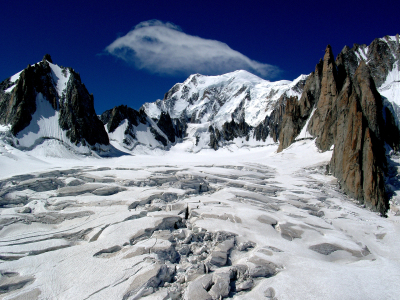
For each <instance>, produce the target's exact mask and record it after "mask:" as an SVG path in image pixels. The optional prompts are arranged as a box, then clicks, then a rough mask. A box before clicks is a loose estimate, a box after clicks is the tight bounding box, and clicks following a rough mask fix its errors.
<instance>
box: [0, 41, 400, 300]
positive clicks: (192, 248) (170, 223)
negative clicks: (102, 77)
mask: <svg viewBox="0 0 400 300" xmlns="http://www.w3.org/2000/svg"><path fill="white" fill-rule="evenodd" d="M399 57H400V46H399V36H398V35H396V36H385V37H383V38H379V39H375V40H374V41H373V42H372V43H371V44H370V45H369V46H367V45H356V44H355V45H354V46H353V47H352V48H349V47H347V46H346V47H344V48H343V49H342V51H341V52H340V53H339V54H338V55H336V57H335V56H334V54H333V50H332V49H331V47H330V46H327V47H326V49H325V54H324V57H323V58H321V60H320V61H319V62H318V63H317V64H316V66H315V69H314V72H312V73H311V74H308V75H300V76H299V77H298V78H296V79H295V80H293V81H287V80H281V81H277V82H270V81H267V80H263V79H261V78H259V77H257V76H255V75H253V74H250V73H249V72H247V71H243V70H238V71H235V72H231V73H228V74H224V75H219V76H204V75H200V74H193V75H191V76H189V78H188V79H187V80H185V81H184V82H183V83H177V84H175V85H174V86H173V87H172V88H171V89H170V90H169V91H167V92H166V93H165V96H164V98H163V99H162V100H157V101H155V102H152V103H144V104H143V105H142V107H141V108H140V109H138V110H135V109H133V108H130V107H128V106H126V105H119V106H115V107H114V108H112V109H110V110H107V111H105V112H103V113H102V114H100V115H98V114H96V112H95V109H94V101H95V97H94V96H93V95H92V94H90V93H89V91H88V90H87V88H86V87H85V85H84V84H83V82H82V80H81V78H80V75H79V73H78V72H76V71H75V70H74V69H72V68H66V67H62V66H60V65H57V64H55V63H53V61H52V58H51V56H50V55H48V54H46V55H45V56H44V57H43V59H42V60H41V61H40V62H38V63H35V64H32V65H29V66H27V68H26V69H24V70H22V71H20V72H18V73H16V74H15V75H13V76H11V77H9V78H7V79H6V80H4V81H3V82H1V83H0V264H1V267H0V295H1V296H0V298H2V299H4V300H18V299H19V300H21V299H34V300H41V299H85V300H87V299H122V300H133V299H143V300H167V299H173V300H182V299H183V300H219V299H227V298H229V299H235V300H247V299H271V300H277V299H281V300H284V299H307V300H308V299H327V300H336V299H397V298H398V295H399V294H400V287H399V285H398V284H397V283H398V278H399V276H400V253H399V251H398V249H399V248H400V241H399V238H398V237H399V234H400V194H399V190H400V180H399V178H400V177H399V172H400V155H399V153H398V150H399V149H398V148H399V144H400V132H399V130H400V129H399V128H400V127H399V125H400V114H399V112H400V98H399V95H400V77H399Z"/></svg>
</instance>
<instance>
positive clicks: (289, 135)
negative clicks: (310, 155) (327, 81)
mask: <svg viewBox="0 0 400 300" xmlns="http://www.w3.org/2000/svg"><path fill="white" fill-rule="evenodd" d="M328 55H329V51H328ZM323 66H324V62H323V61H322V60H320V62H319V63H318V64H317V65H316V67H315V71H314V72H313V73H311V74H310V76H309V77H308V78H307V81H306V84H305V86H304V91H303V94H302V95H301V98H300V100H298V99H297V98H289V99H281V101H282V105H281V106H282V108H281V112H280V114H281V115H282V117H281V120H282V121H281V125H280V126H279V127H277V128H276V135H275V136H278V137H279V148H278V151H282V150H283V149H285V148H287V147H289V146H290V144H291V143H293V142H294V140H295V138H296V137H297V136H298V135H299V133H300V132H301V130H302V128H303V127H304V126H305V124H306V122H307V119H308V118H309V117H310V114H311V112H312V110H313V107H314V105H315V103H316V102H317V101H318V99H319V97H320V94H321V82H322V74H323Z"/></svg>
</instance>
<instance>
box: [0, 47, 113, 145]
mask: <svg viewBox="0 0 400 300" xmlns="http://www.w3.org/2000/svg"><path fill="white" fill-rule="evenodd" d="M49 62H51V57H50V55H48V54H46V55H45V57H44V58H43V61H41V62H40V63H38V64H36V65H34V66H30V65H29V66H28V67H27V68H26V69H25V70H23V71H22V73H21V74H20V77H19V79H18V80H17V81H16V83H15V84H16V86H15V87H14V89H13V90H12V92H10V93H5V92H4V90H5V89H6V88H8V87H10V86H12V84H11V82H10V80H9V79H6V80H5V81H3V82H2V83H1V84H0V87H1V91H0V123H1V124H10V125H11V132H12V134H14V135H16V134H18V133H19V132H20V131H21V130H23V129H24V128H25V127H27V126H28V125H29V124H30V122H31V120H32V114H33V113H34V112H35V111H36V96H37V95H38V94H39V93H41V94H42V95H43V96H44V97H45V99H47V101H49V103H50V104H51V106H52V107H53V109H54V110H59V111H60V119H59V124H60V126H61V128H62V129H64V130H66V131H67V136H68V137H69V139H70V140H71V142H72V143H76V144H78V143H80V142H83V143H85V142H84V140H85V141H86V142H87V143H88V144H90V145H95V144H96V143H99V144H104V145H107V144H108V143H109V142H108V136H107V134H106V132H105V130H104V128H103V125H102V123H101V122H100V120H99V119H98V118H97V116H96V113H95V110H94V106H93V95H90V94H89V92H88V91H87V89H86V87H85V86H84V84H82V82H81V79H80V76H79V74H77V73H75V71H74V70H72V69H70V68H69V69H68V71H69V72H70V74H71V76H70V78H69V81H68V84H67V88H66V90H65V93H64V94H63V95H58V93H57V91H56V88H55V86H56V83H55V82H54V77H53V73H52V70H51V67H50V65H49ZM63 70H65V72H66V71H67V69H63Z"/></svg>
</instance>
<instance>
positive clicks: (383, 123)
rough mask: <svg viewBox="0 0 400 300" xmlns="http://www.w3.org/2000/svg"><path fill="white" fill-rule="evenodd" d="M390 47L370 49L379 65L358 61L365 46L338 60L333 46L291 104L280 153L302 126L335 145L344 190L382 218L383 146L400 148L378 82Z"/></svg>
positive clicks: (333, 165) (321, 142) (324, 144)
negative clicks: (380, 61)
mask: <svg viewBox="0 0 400 300" xmlns="http://www.w3.org/2000/svg"><path fill="white" fill-rule="evenodd" d="M387 40H390V41H392V40H391V39H387ZM387 45H388V43H386V42H385V41H381V40H375V41H374V43H373V44H372V46H370V48H369V50H368V55H369V56H370V57H371V59H372V58H373V60H375V62H372V61H369V62H367V61H364V60H362V59H361V60H360V59H359V58H360V57H361V56H362V54H364V55H365V51H366V48H365V47H366V46H365V45H362V46H359V45H355V46H354V47H353V48H352V49H350V48H348V47H345V48H344V49H343V50H342V51H341V53H340V54H339V55H338V57H337V58H336V60H334V56H333V53H332V49H331V47H330V46H328V47H327V48H326V50H325V55H324V59H323V61H322V62H321V61H320V62H319V64H318V65H317V66H316V70H315V72H314V73H312V74H311V75H310V76H309V77H308V79H307V82H306V85H305V88H304V92H303V94H302V96H301V98H300V100H299V101H295V100H294V99H287V100H286V106H285V112H284V115H283V118H282V120H283V121H282V127H281V132H280V135H279V142H280V145H279V151H281V150H282V149H284V148H286V147H288V146H289V145H290V144H291V143H292V142H293V141H295V139H296V136H297V135H298V134H299V133H300V131H301V130H302V128H303V126H307V128H306V130H307V131H308V132H309V133H310V134H311V135H312V136H313V137H315V138H316V145H317V147H318V148H319V149H321V150H322V151H326V150H329V149H331V147H332V146H334V150H333V155H332V160H331V162H330V170H331V172H332V174H333V175H334V176H336V177H337V178H338V180H339V182H340V185H341V187H342V188H343V190H344V191H345V192H346V193H348V194H349V195H350V196H352V197H354V198H356V199H358V200H360V201H361V202H362V203H364V204H365V205H367V206H369V207H371V208H372V209H374V210H377V211H379V212H381V214H385V212H386V210H387V208H388V200H387V196H386V191H385V184H384V182H385V179H384V178H385V175H384V174H385V171H386V164H387V162H386V156H385V149H384V145H385V143H387V144H389V145H390V146H391V147H393V148H394V149H397V148H398V145H399V142H400V139H399V136H400V133H399V130H398V128H397V127H396V125H395V121H394V117H393V114H392V111H391V110H390V109H388V106H386V107H385V108H384V107H383V104H382V98H381V96H380V94H379V93H378V91H377V88H376V82H375V79H377V80H378V82H379V80H381V79H380V78H383V76H384V75H382V74H385V70H386V69H387V63H386V59H387V58H386V55H387V53H388V52H387V51H386V50H387V49H388V46H387ZM357 51H358V52H357ZM360 51H364V52H360ZM379 57H381V59H382V60H383V61H384V62H383V61H382V63H381V64H379V63H378V62H379V59H378V58H379ZM385 66H386V67H385ZM377 70H380V73H379V72H378V73H379V74H377ZM373 74H375V77H374V75H373ZM378 75H379V76H378ZM310 107H313V112H312V109H311V108H310ZM384 115H385V118H384V117H383V116H384ZM307 119H309V120H308V121H307V123H308V125H306V124H307V123H306V120H307ZM389 132H391V133H390V134H389Z"/></svg>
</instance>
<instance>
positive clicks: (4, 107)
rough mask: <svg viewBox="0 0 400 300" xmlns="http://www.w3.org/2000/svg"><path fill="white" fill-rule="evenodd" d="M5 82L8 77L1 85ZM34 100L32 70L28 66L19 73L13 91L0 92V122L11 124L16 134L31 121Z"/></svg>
mask: <svg viewBox="0 0 400 300" xmlns="http://www.w3.org/2000/svg"><path fill="white" fill-rule="evenodd" d="M7 82H9V80H8V79H7V80H6V81H3V82H2V85H3V86H5V85H6V84H7ZM7 87H8V86H7ZM35 101H36V93H35V89H34V70H33V68H32V67H31V66H28V68H26V69H25V70H24V71H23V72H22V73H21V75H20V79H19V81H18V83H17V86H16V87H15V88H14V90H13V93H11V94H8V93H7V94H6V93H0V123H2V124H11V132H12V133H13V134H14V135H15V134H17V133H18V132H20V131H21V130H22V129H24V128H25V127H26V126H28V125H29V123H30V122H31V120H32V114H33V113H34V112H35V110H36V102H35Z"/></svg>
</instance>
